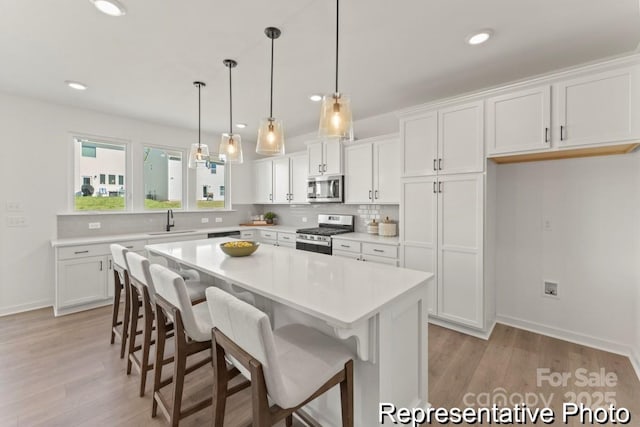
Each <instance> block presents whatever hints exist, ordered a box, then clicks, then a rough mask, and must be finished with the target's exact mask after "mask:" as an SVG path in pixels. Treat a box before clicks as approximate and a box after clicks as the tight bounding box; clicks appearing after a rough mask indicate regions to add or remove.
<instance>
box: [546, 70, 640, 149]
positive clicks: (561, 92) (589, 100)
mask: <svg viewBox="0 0 640 427" xmlns="http://www.w3.org/2000/svg"><path fill="white" fill-rule="evenodd" d="M636 76H637V71H636V70H635V69H633V68H623V69H620V70H615V71H608V72H605V73H600V74H595V75H589V76H586V77H580V78H575V79H571V80H566V81H563V82H560V83H558V84H557V94H558V102H557V109H556V118H557V119H556V120H557V125H558V126H559V138H558V139H559V145H560V146H575V145H584V144H594V143H602V142H615V141H624V140H629V139H632V138H635V137H638V135H639V132H638V130H639V127H640V126H638V121H639V119H638V113H639V111H638V105H637V101H638V89H637V88H636V87H635V86H636V85H637V83H636V81H637V77H636Z"/></svg>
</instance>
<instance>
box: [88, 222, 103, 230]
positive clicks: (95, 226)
mask: <svg viewBox="0 0 640 427" xmlns="http://www.w3.org/2000/svg"><path fill="white" fill-rule="evenodd" d="M100 227H102V225H101V224H100V223H99V222H90V223H89V230H97V229H99V228H100Z"/></svg>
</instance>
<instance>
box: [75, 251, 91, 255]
mask: <svg viewBox="0 0 640 427" xmlns="http://www.w3.org/2000/svg"><path fill="white" fill-rule="evenodd" d="M88 253H89V251H75V252H74V254H75V255H80V254H88Z"/></svg>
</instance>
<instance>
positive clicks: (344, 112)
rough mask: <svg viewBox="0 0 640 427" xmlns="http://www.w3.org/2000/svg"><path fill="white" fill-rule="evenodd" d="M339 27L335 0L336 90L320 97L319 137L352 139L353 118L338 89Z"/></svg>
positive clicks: (344, 98) (346, 102) (347, 99)
mask: <svg viewBox="0 0 640 427" xmlns="http://www.w3.org/2000/svg"><path fill="white" fill-rule="evenodd" d="M339 28H340V0H336V90H335V92H334V93H332V94H329V95H325V96H324V97H323V98H322V109H321V111H320V126H319V128H318V136H320V137H321V138H340V139H346V140H348V141H353V119H352V117H351V103H350V100H349V98H348V97H347V96H346V95H345V94H343V93H340V91H339V90H338V47H339V39H340V38H339V35H340V32H339Z"/></svg>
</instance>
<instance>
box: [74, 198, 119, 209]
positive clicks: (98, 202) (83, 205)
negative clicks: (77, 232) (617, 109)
mask: <svg viewBox="0 0 640 427" xmlns="http://www.w3.org/2000/svg"><path fill="white" fill-rule="evenodd" d="M76 210H77V211H122V210H124V197H91V196H87V197H82V196H76Z"/></svg>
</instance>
